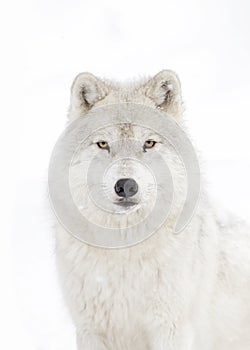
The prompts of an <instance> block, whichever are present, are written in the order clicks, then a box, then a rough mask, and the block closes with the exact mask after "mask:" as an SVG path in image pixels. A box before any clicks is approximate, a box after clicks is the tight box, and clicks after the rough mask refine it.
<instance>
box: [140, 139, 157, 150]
mask: <svg viewBox="0 0 250 350" xmlns="http://www.w3.org/2000/svg"><path fill="white" fill-rule="evenodd" d="M155 144H156V142H155V141H154V140H147V141H145V143H144V147H143V148H144V150H145V149H149V148H153V147H154V145H155Z"/></svg>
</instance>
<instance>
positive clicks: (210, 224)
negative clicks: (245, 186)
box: [56, 71, 250, 350]
mask: <svg viewBox="0 0 250 350" xmlns="http://www.w3.org/2000/svg"><path fill="white" fill-rule="evenodd" d="M168 91H169V94H167V93H168ZM170 94H171V95H170ZM125 101H128V102H136V103H141V104H146V105H148V106H151V107H153V108H157V107H159V108H161V109H162V110H163V111H167V112H168V113H169V114H171V115H173V116H175V117H176V118H178V120H179V121H180V123H182V121H181V115H182V111H183V110H182V102H181V93H180V83H179V80H178V78H177V77H176V76H175V74H174V73H173V72H171V71H163V72H160V73H159V74H158V75H157V76H156V77H154V78H152V79H150V80H143V81H140V82H135V83H131V84H118V83H113V82H105V81H100V80H99V79H97V78H96V77H94V76H93V75H91V74H87V73H84V74H81V75H79V76H78V77H77V78H76V79H75V81H74V84H73V86H72V97H71V107H70V113H69V117H70V119H71V120H72V119H75V118H78V117H82V115H83V114H84V113H85V112H86V111H88V110H89V109H90V108H93V106H100V105H106V104H110V103H119V102H125ZM114 132H118V131H117V130H115V129H114ZM121 137H122V136H121ZM124 137H125V138H126V136H124ZM173 157H174V156H173ZM173 159H174V158H173ZM173 164H174V165H173V169H172V170H173V174H174V177H175V178H176V182H177V184H179V185H180V188H181V190H180V192H179V196H180V198H179V199H180V202H181V193H184V192H185V191H183V188H182V179H183V176H182V171H181V168H180V164H178V162H177V163H175V162H173ZM73 179H74V177H73ZM138 181H139V180H138ZM178 181H179V182H178ZM73 182H74V181H73ZM73 185H74V184H73ZM77 190H79V187H78V185H76V194H77ZM177 202H178V201H177ZM93 215H95V214H93ZM104 219H105V218H104ZM110 220H112V217H111V219H110ZM114 220H115V219H114ZM172 229H173V218H172V219H171V218H170V219H169V220H167V222H165V224H164V225H163V226H162V227H161V229H159V230H158V232H156V233H155V234H154V235H153V236H151V237H150V238H148V239H147V240H145V241H144V242H143V243H140V244H138V245H135V246H133V247H130V248H125V249H117V250H108V249H101V248H95V247H91V246H88V245H87V244H84V243H82V242H80V241H79V240H77V239H75V238H73V237H72V236H71V235H69V234H68V233H67V232H66V231H65V230H64V229H63V228H62V227H61V226H60V225H59V224H58V226H57V229H56V232H57V234H56V239H57V251H56V252H57V263H58V271H59V276H60V280H61V284H62V288H63V292H64V295H65V300H66V302H67V304H68V307H69V309H70V312H71V315H72V319H73V321H74V324H75V326H76V332H77V339H78V349H79V350H132V349H133V350H134V349H135V350H201V349H202V350H235V349H237V350H247V349H249V348H250V332H249V331H250V230H249V229H248V228H247V227H246V226H245V225H244V224H243V223H238V222H237V221H235V220H233V219H230V220H229V222H227V223H225V222H223V223H222V222H220V219H219V218H218V215H217V214H216V213H215V211H214V209H213V208H212V207H211V206H210V204H209V201H208V199H207V196H206V194H205V193H204V191H203V194H202V197H201V200H200V203H199V206H198V208H197V211H196V214H195V215H194V217H193V219H192V221H191V223H190V224H189V225H188V226H187V227H186V229H185V230H184V232H182V234H179V235H174V234H173V233H172Z"/></svg>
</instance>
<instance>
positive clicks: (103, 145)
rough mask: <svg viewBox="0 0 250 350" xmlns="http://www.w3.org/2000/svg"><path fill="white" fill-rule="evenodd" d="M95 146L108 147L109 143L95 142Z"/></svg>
mask: <svg viewBox="0 0 250 350" xmlns="http://www.w3.org/2000/svg"><path fill="white" fill-rule="evenodd" d="M97 146H98V147H99V148H102V149H109V145H108V143H107V142H106V141H99V142H97Z"/></svg>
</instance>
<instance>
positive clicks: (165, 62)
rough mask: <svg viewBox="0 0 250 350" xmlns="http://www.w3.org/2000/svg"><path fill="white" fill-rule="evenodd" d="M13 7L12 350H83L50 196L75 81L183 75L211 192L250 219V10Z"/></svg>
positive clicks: (8, 199) (9, 161)
mask: <svg viewBox="0 0 250 350" xmlns="http://www.w3.org/2000/svg"><path fill="white" fill-rule="evenodd" d="M7 6H8V8H7V12H8V14H9V16H7V15H6V16H4V17H5V18H3V21H2V23H3V26H5V25H6V28H8V30H7V29H6V30H5V31H4V34H5V39H6V51H7V52H8V53H9V58H8V59H7V60H6V62H5V64H4V65H3V70H4V71H5V72H4V73H5V74H4V77H5V82H6V85H4V90H8V91H13V89H14V92H13V94H14V98H13V94H11V96H10V98H9V100H6V101H5V102H6V106H5V109H4V110H2V111H4V112H6V115H7V114H8V112H11V117H10V118H7V117H6V118H2V121H3V120H4V119H5V123H6V128H8V129H9V130H10V133H9V134H8V133H5V132H4V135H3V138H2V141H3V146H1V148H2V151H3V153H4V156H5V157H4V158H2V164H4V167H3V176H4V181H5V182H2V184H4V185H3V186H2V187H3V188H2V198H3V199H4V200H3V203H4V204H3V208H2V210H3V209H6V208H5V207H8V208H9V210H8V212H7V213H6V215H4V217H3V219H2V220H3V226H2V228H3V233H4V234H3V235H2V237H1V240H3V244H1V247H4V248H3V249H1V260H2V261H1V264H0V266H1V276H2V287H1V298H0V300H1V317H0V326H1V329H4V332H3V336H1V339H0V348H1V349H6V350H14V349H16V348H17V347H18V349H19V350H22V349H25V350H34V349H35V350H68V349H71V350H74V349H76V347H75V335H74V328H73V326H72V323H71V320H70V317H69V315H68V312H67V310H66V308H65V306H64V303H63V299H62V295H61V291H60V288H59V286H58V281H57V277H56V272H55V256H54V241H53V231H52V229H51V226H52V217H51V213H50V210H49V207H48V203H47V187H46V176H47V166H48V162H49V158H50V153H51V150H52V148H53V145H54V143H55V141H56V139H57V137H58V136H59V135H60V132H61V131H62V130H63V127H64V125H65V122H66V113H67V108H68V104H69V88H70V85H71V82H72V80H73V78H74V76H75V75H76V74H78V73H79V72H81V71H90V72H92V73H94V74H96V75H99V76H101V77H102V76H103V77H108V78H116V79H128V78H131V77H132V78H133V77H139V76H143V75H144V74H146V75H152V74H156V73H158V71H160V70H162V69H164V68H171V69H173V70H175V71H176V72H178V74H179V76H180V79H181V82H182V88H183V96H184V99H185V103H186V110H187V112H186V119H187V121H188V125H189V128H190V132H191V136H192V139H193V141H194V143H195V144H196V145H198V148H199V151H200V153H201V154H202V158H203V159H204V160H205V164H204V171H205V172H206V173H207V179H208V182H209V188H210V191H211V194H212V196H213V197H214V198H215V200H216V201H219V202H220V203H221V204H222V205H223V206H224V207H225V208H226V209H228V210H230V211H232V212H235V213H236V214H237V215H239V216H241V217H243V218H246V219H249V214H250V210H249V198H250V183H249V178H250V138H249V126H250V121H249V119H250V118H249V113H250V99H249V90H250V65H249V62H250V22H249V20H248V14H249V10H250V5H249V2H248V1H247V0H239V1H238V2H237V3H236V2H234V1H232V0H230V1H226V0H222V1H220V2H218V1H215V0H210V1H208V0H204V1H202V2H201V1H198V0H191V1H189V2H187V1H184V0H177V1H176V0H169V1H168V2H166V1H164V0H156V1H154V2H152V3H151V2H142V1H138V2H135V1H132V0H128V1H126V2H119V1H115V0H107V1H105V2H102V1H98V0H91V1H90V0H85V1H80V0H73V1H70V2H69V1H65V0H63V1H60V2H59V1H48V0H44V1H41V0H37V1H29V0H25V1H23V2H22V3H21V4H19V5H18V2H17V1H12V2H11V3H9V4H8V5H6V7H7ZM13 9H15V11H13ZM9 22H10V23H9ZM19 30H21V33H19ZM23 52H24V53H25V59H24V60H22V63H21V64H20V62H19V59H20V60H21V59H22V57H21V53H23ZM19 64H20V66H21V67H20V69H21V70H22V71H23V73H24V81H23V80H22V81H21V80H19V75H15V77H13V78H12V80H11V81H10V77H9V72H8V70H7V69H6V67H7V66H8V65H9V66H10V70H14V74H16V70H18V69H19ZM19 92H20V96H16V95H19ZM22 92H24V97H22V95H21V94H22ZM19 102H20V103H19ZM20 106H22V109H21V111H20V108H21V107H20ZM3 115H4V114H3ZM4 130H5V128H4ZM6 150H8V152H6ZM6 154H7V155H6ZM10 230H11V232H12V233H11V235H9V233H10Z"/></svg>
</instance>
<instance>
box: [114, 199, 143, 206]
mask: <svg viewBox="0 0 250 350" xmlns="http://www.w3.org/2000/svg"><path fill="white" fill-rule="evenodd" d="M114 204H116V205H119V206H121V207H124V208H127V207H132V206H135V205H137V204H138V202H133V201H128V200H126V199H124V200H122V201H119V202H118V201H117V202H114Z"/></svg>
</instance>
